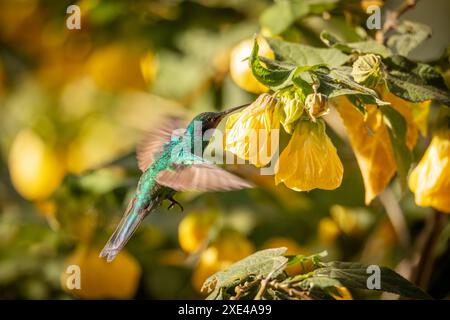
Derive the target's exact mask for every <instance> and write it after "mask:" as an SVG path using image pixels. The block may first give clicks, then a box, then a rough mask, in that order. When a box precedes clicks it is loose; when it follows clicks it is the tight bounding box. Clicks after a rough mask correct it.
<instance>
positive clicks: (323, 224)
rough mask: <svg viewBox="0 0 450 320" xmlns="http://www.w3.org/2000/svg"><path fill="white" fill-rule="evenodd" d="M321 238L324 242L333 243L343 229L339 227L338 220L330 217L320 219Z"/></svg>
mask: <svg viewBox="0 0 450 320" xmlns="http://www.w3.org/2000/svg"><path fill="white" fill-rule="evenodd" d="M318 231H319V239H320V241H321V242H322V243H324V244H331V243H333V242H334V240H336V238H337V237H338V236H339V235H340V233H341V230H340V229H339V226H338V224H337V223H336V221H334V220H333V219H331V218H330V217H324V218H322V219H320V221H319V226H318Z"/></svg>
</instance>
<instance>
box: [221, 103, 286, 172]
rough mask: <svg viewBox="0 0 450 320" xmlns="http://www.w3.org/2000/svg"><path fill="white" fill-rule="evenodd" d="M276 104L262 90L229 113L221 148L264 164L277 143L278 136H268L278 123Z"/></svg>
mask: <svg viewBox="0 0 450 320" xmlns="http://www.w3.org/2000/svg"><path fill="white" fill-rule="evenodd" d="M277 105H278V101H277V99H275V98H273V97H271V96H270V95H268V94H262V95H260V96H259V97H258V98H257V99H256V100H255V101H254V102H253V103H252V104H251V105H250V106H248V107H247V108H246V109H245V110H243V111H241V112H240V113H239V114H236V115H232V116H230V117H229V118H228V120H227V124H226V129H227V132H226V141H225V149H226V150H228V151H230V152H232V153H234V154H235V155H237V156H238V157H240V158H242V159H245V160H249V162H250V163H251V164H253V165H255V166H257V167H262V166H265V165H266V164H268V163H269V162H270V161H271V159H272V157H273V155H274V154H275V151H276V150H277V147H278V139H276V140H273V139H272V135H274V136H275V137H276V138H277V134H278V132H276V131H274V132H272V130H275V129H276V130H278V129H279V127H280V121H279V117H278V114H279V112H276V109H277Z"/></svg>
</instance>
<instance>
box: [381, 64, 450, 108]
mask: <svg viewBox="0 0 450 320" xmlns="http://www.w3.org/2000/svg"><path fill="white" fill-rule="evenodd" d="M383 62H384V63H385V65H386V67H387V71H388V74H387V76H386V83H387V85H388V87H389V90H390V91H391V92H392V93H394V94H395V95H397V96H399V97H401V98H403V99H405V100H408V101H412V102H420V101H425V100H436V101H439V102H442V103H443V104H445V105H447V106H448V105H450V93H449V91H448V89H447V87H446V85H445V83H444V79H443V78H442V76H441V75H440V74H439V72H437V71H436V70H435V69H434V68H433V67H432V66H430V65H427V64H425V63H418V62H413V61H411V60H409V59H407V58H405V57H403V56H399V55H395V56H392V57H389V58H387V59H384V60H383Z"/></svg>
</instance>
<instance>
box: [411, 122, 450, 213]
mask: <svg viewBox="0 0 450 320" xmlns="http://www.w3.org/2000/svg"><path fill="white" fill-rule="evenodd" d="M409 188H410V189H411V191H412V192H414V196H415V202H416V204H417V205H419V206H422V207H426V206H431V207H433V208H435V209H437V210H440V211H442V212H445V213H450V129H448V128H446V129H441V130H439V131H437V132H436V133H435V134H434V136H433V139H432V140H431V143H430V145H429V147H428V149H427V151H426V152H425V154H424V155H423V157H422V159H421V160H420V162H419V164H418V165H417V167H416V168H415V169H414V170H413V172H412V173H411V175H410V177H409Z"/></svg>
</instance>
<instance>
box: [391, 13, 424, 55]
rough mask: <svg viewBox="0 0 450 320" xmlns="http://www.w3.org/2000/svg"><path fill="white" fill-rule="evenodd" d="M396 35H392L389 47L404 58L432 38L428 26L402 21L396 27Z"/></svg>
mask: <svg viewBox="0 0 450 320" xmlns="http://www.w3.org/2000/svg"><path fill="white" fill-rule="evenodd" d="M395 31H396V34H394V35H391V36H390V37H389V39H388V41H387V45H388V46H389V47H390V48H393V49H394V51H396V53H398V54H401V55H403V56H406V55H408V53H409V52H410V51H411V50H413V49H414V48H416V47H417V46H419V45H420V44H421V43H422V42H423V41H425V40H426V39H427V38H429V37H430V36H431V28H430V27H429V26H427V25H426V24H422V23H418V22H412V21H409V20H402V21H400V23H399V24H398V25H397V26H396V27H395Z"/></svg>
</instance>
